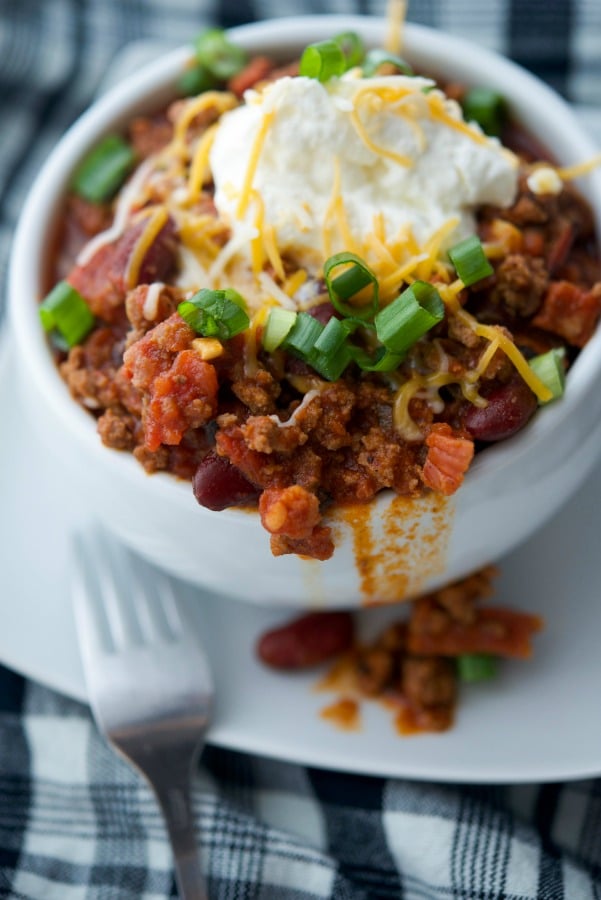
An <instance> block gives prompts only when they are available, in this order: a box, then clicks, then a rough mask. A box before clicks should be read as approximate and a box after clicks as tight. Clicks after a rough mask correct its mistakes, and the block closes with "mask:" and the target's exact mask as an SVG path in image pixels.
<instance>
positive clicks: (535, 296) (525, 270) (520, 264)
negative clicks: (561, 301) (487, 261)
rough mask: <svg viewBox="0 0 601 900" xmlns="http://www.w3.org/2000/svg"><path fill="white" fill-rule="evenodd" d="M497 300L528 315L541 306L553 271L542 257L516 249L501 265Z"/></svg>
mask: <svg viewBox="0 0 601 900" xmlns="http://www.w3.org/2000/svg"><path fill="white" fill-rule="evenodd" d="M495 275H496V279H495V286H494V288H493V290H492V297H493V300H494V302H496V303H499V304H501V305H502V306H504V307H505V309H507V311H508V312H509V314H510V315H512V316H514V315H517V316H522V317H528V316H532V315H533V314H534V313H535V312H536V311H537V309H538V308H539V306H540V304H541V301H542V298H543V295H544V293H545V291H546V289H547V285H548V283H549V275H548V272H547V269H546V266H545V263H544V261H543V260H542V259H539V258H537V257H531V256H525V255H523V254H517V253H512V254H511V255H510V256H507V257H506V258H505V259H504V260H503V261H502V263H501V264H500V266H499V267H498V268H497V270H496V272H495Z"/></svg>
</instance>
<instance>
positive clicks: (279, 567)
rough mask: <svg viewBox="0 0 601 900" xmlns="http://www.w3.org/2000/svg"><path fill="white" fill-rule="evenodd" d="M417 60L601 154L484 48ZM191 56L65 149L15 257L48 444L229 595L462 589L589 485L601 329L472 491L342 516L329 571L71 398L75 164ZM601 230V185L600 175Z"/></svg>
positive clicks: (30, 213) (412, 37) (295, 601)
mask: <svg viewBox="0 0 601 900" xmlns="http://www.w3.org/2000/svg"><path fill="white" fill-rule="evenodd" d="M351 29H352V30H355V31H358V32H360V33H361V35H362V36H363V38H364V40H365V41H366V43H367V44H368V45H370V46H380V45H381V44H382V42H383V37H384V33H385V23H384V22H383V21H381V20H376V19H367V18H362V17H348V16H344V17H339V16H312V17H303V18H296V19H295V18H292V19H279V20H276V21H268V22H261V23H258V24H255V25H249V26H244V27H241V28H237V29H234V30H233V31H232V32H231V37H232V39H233V40H234V41H235V42H236V43H238V44H240V45H241V46H243V47H245V48H247V49H248V50H249V51H250V52H251V53H257V52H264V53H271V54H273V55H275V56H277V57H279V58H281V59H282V60H284V59H288V58H292V57H293V55H294V54H297V53H298V51H299V50H300V49H301V48H302V47H303V46H305V45H306V44H307V43H310V42H311V41H314V40H320V39H324V38H327V37H329V36H332V35H333V34H336V33H337V32H340V31H342V30H351ZM405 54H406V56H407V57H408V59H409V60H410V61H411V62H412V63H413V64H414V66H415V67H416V68H418V69H419V70H422V71H425V72H431V73H434V74H441V75H444V76H445V77H447V78H450V79H452V80H458V81H460V82H463V83H465V84H468V85H469V84H479V85H486V86H490V87H493V88H496V89H497V90H499V91H500V92H501V93H502V94H503V95H504V96H505V97H506V98H507V100H508V102H509V105H510V107H511V109H512V112H513V115H515V116H516V117H517V118H518V119H519V120H520V121H521V122H522V123H524V124H526V125H527V127H528V129H529V130H530V131H531V132H532V133H533V134H535V135H536V136H537V137H538V138H539V139H540V140H541V141H542V143H543V144H544V145H546V146H548V147H550V148H551V149H552V151H553V152H554V154H555V156H556V157H557V159H558V160H559V161H560V162H561V163H563V164H571V163H574V162H578V161H581V160H583V159H586V158H588V157H589V156H592V155H593V153H594V151H595V148H594V146H593V145H592V144H591V141H590V140H589V138H588V136H587V135H586V134H585V133H583V131H582V129H581V127H580V125H579V123H578V121H577V120H576V118H575V116H574V114H573V112H572V111H571V110H570V108H569V107H568V106H567V105H566V104H565V103H564V102H563V101H562V100H561V99H560V98H559V97H558V96H557V95H556V94H554V93H553V92H552V91H551V90H550V89H549V88H547V87H545V86H544V85H543V84H542V83H541V82H539V81H538V80H537V79H535V78H534V77H533V76H531V75H529V74H528V73H526V72H525V71H523V70H522V69H520V68H519V67H517V66H515V65H514V64H512V63H510V62H508V61H507V60H504V59H502V58H500V57H499V56H496V55H494V54H492V53H490V52H488V51H486V50H483V49H482V48H479V47H477V46H474V45H472V44H470V43H468V42H466V41H463V40H460V39H458V38H455V37H450V36H448V35H445V34H442V33H437V32H434V31H431V30H429V29H425V28H422V27H418V26H416V25H407V27H406V31H405ZM189 56H190V50H189V49H188V48H182V49H181V50H178V51H176V52H172V53H170V54H168V55H166V56H164V57H163V58H161V59H157V60H155V61H153V63H152V65H150V66H148V67H145V68H144V69H142V70H140V71H139V72H138V73H136V74H135V75H134V76H133V77H131V78H129V79H128V80H126V81H124V82H123V83H122V84H120V85H118V86H117V87H116V88H114V89H113V90H111V91H110V92H109V93H108V94H107V95H106V96H104V97H103V98H102V99H101V100H99V101H98V102H97V103H95V104H94V106H92V107H91V108H90V110H89V111H88V112H86V113H85V114H84V115H83V116H82V117H81V118H80V119H79V120H78V122H77V123H76V124H75V125H74V126H73V127H72V128H71V129H70V131H69V132H68V133H67V134H66V135H65V136H64V137H63V139H62V140H61V141H60V143H59V144H58V146H57V147H56V149H55V150H54V152H53V153H52V154H51V156H50V157H49V159H48V160H47V162H46V164H45V166H44V168H43V169H42V171H41V172H40V174H39V176H38V178H37V180H36V182H35V184H34V186H33V188H32V190H31V193H30V195H29V198H28V200H27V203H26V205H25V208H24V210H23V213H22V216H21V220H20V224H19V227H18V231H17V234H16V239H15V243H14V250H13V256H12V265H11V273H10V313H11V321H12V327H13V330H14V336H15V339H16V342H17V345H18V356H19V364H20V369H19V371H20V375H19V381H20V382H21V383H22V384H23V385H24V390H23V397H24V399H25V402H26V403H27V406H28V408H29V409H30V410H31V411H32V413H33V416H34V419H35V421H36V423H37V424H38V425H39V434H40V441H41V446H42V447H44V451H45V452H46V451H47V452H52V453H55V455H56V460H57V478H69V479H70V480H71V481H72V482H73V483H75V484H76V486H77V489H78V490H79V491H81V492H82V494H83V495H84V496H85V497H86V499H87V503H88V506H89V510H90V513H91V514H93V515H94V516H96V517H98V518H100V519H101V520H102V521H104V523H105V524H107V525H108V526H109V527H110V528H111V529H112V530H113V531H114V532H115V533H116V534H117V535H118V536H119V537H121V538H122V539H123V541H125V542H126V543H127V544H129V545H130V546H131V547H133V548H134V549H136V550H138V551H139V552H140V553H141V554H143V555H144V556H146V557H149V558H150V559H152V560H154V561H155V562H156V563H157V564H159V565H160V566H163V567H164V568H165V569H167V570H169V571H170V572H172V573H174V574H175V575H178V576H180V577H182V578H184V579H187V580H190V581H192V582H195V583H197V584H198V585H201V586H203V587H206V588H209V589H213V590H215V591H217V592H221V593H223V594H229V595H232V596H235V597H239V598H242V599H245V600H248V601H252V602H255V603H261V604H271V605H281V606H284V605H289V606H298V607H303V606H304V607H316V606H317V607H337V606H340V607H353V606H357V605H361V604H365V603H369V602H378V601H395V600H400V599H404V598H406V597H410V596H414V595H415V594H417V593H419V592H422V591H424V590H428V589H430V588H433V587H435V586H437V585H439V584H441V583H442V582H444V581H447V580H452V579H455V578H458V577H461V576H462V575H464V574H467V573H468V572H470V571H472V570H474V569H475V568H477V567H479V566H480V565H483V564H485V563H487V562H489V561H491V560H496V559H498V558H499V557H500V556H501V555H502V554H504V553H506V552H507V551H509V550H510V549H511V548H512V547H513V546H514V545H516V544H518V543H520V542H521V541H523V540H524V539H525V538H526V537H527V536H528V535H529V534H530V533H531V532H533V531H534V530H535V529H536V528H537V527H538V526H539V525H541V524H542V522H543V521H544V520H545V519H546V518H547V517H549V516H550V515H551V514H552V513H553V512H554V511H555V510H556V509H557V508H558V507H559V505H560V504H561V503H562V502H563V501H564V500H565V499H566V498H567V497H568V495H569V494H571V493H572V491H573V490H574V489H575V487H576V486H577V485H578V484H579V483H580V482H581V481H582V480H583V479H584V478H585V477H586V474H587V473H588V471H589V470H590V468H591V466H592V464H593V462H594V461H595V458H596V455H597V447H598V446H599V445H600V439H601V433H600V427H601V426H599V424H598V423H599V422H601V390H599V384H600V382H599V375H600V372H601V333H599V332H597V334H596V335H595V336H594V337H593V338H592V340H591V341H590V343H589V344H588V345H587V347H586V348H585V349H584V350H583V351H582V353H581V354H580V356H579V357H578V360H577V361H576V363H575V365H574V366H573V368H572V370H571V371H570V373H569V376H568V386H567V390H566V393H565V395H564V397H563V398H562V399H561V401H559V402H557V403H555V404H551V405H550V406H548V407H547V408H545V409H542V410H540V411H539V413H538V414H537V415H536V416H535V418H534V420H533V421H532V422H531V423H530V424H529V425H528V426H527V427H526V428H525V429H524V430H523V431H522V432H520V433H519V434H518V435H516V436H515V437H514V438H512V439H510V440H508V441H506V442H504V443H502V444H499V445H496V446H494V447H490V448H488V449H487V450H485V451H484V452H483V453H481V454H480V455H478V457H477V459H476V460H475V462H474V464H473V466H472V468H471V470H470V471H469V473H468V475H467V477H466V480H465V483H464V485H463V487H462V488H461V489H460V490H459V491H458V492H457V494H456V495H455V496H454V497H452V498H450V499H448V500H441V499H440V498H436V497H432V496H426V497H424V498H422V499H420V500H418V501H412V502H409V501H407V500H402V499H399V498H394V497H393V496H392V495H391V494H390V493H388V492H386V493H383V494H380V495H379V496H378V497H377V498H376V499H375V501H374V502H373V503H371V504H369V505H368V506H362V507H357V508H356V509H355V510H347V511H345V512H343V513H339V514H337V515H335V516H334V528H335V533H336V545H337V546H336V550H335V553H334V556H333V557H332V559H330V560H328V561H326V562H317V561H315V560H302V559H299V558H297V557H294V556H285V557H279V558H274V557H273V556H272V555H271V552H270V549H269V539H268V535H267V534H266V532H265V531H264V530H263V528H262V526H261V524H260V521H259V517H258V515H257V514H256V513H252V512H245V511H240V510H237V509H231V510H226V511H224V512H211V511H209V510H206V509H204V508H202V507H200V506H199V505H198V504H197V503H196V501H195V499H194V497H193V495H192V489H191V485H190V484H189V483H188V482H183V481H178V480H177V479H175V478H174V477H172V476H170V475H167V474H155V475H151V476H149V475H147V474H146V473H145V472H144V470H143V469H142V468H141V466H140V465H139V464H138V463H137V462H136V460H135V459H134V458H133V457H132V456H131V455H129V454H127V453H122V452H119V451H115V450H109V449H107V448H106V447H104V446H103V445H102V444H101V442H100V439H99V438H98V436H97V434H96V429H95V423H94V420H93V419H92V417H91V416H89V415H88V414H87V413H86V412H84V410H83V409H81V408H80V407H79V406H78V405H77V404H76V403H75V402H74V401H73V400H72V399H71V397H70V395H69V393H68V390H67V388H66V386H65V384H64V383H63V381H62V380H61V378H60V376H59V374H58V372H57V369H56V367H55V364H54V362H53V359H52V355H51V353H50V350H49V348H48V346H47V342H46V339H45V337H44V334H43V332H42V329H41V328H40V325H39V321H38V313H37V304H38V300H39V299H40V297H41V295H42V293H43V281H42V273H43V271H44V265H45V263H46V262H47V255H48V235H51V234H52V233H53V229H54V226H55V221H56V218H57V216H58V214H59V211H60V205H61V202H62V198H63V194H64V191H65V187H66V185H67V182H68V179H69V176H70V174H71V172H72V171H73V168H74V166H75V164H76V163H77V162H78V160H79V159H80V158H81V157H82V156H83V155H84V154H85V153H86V151H87V150H89V149H90V148H91V147H93V146H94V145H95V144H96V142H97V141H98V139H99V138H100V137H101V136H102V135H103V134H104V133H106V132H107V131H109V130H113V129H115V128H119V127H121V126H123V125H124V124H125V123H126V122H127V120H128V119H129V118H130V117H131V116H132V114H139V113H144V112H148V111H150V110H152V109H156V108H157V105H160V104H161V103H163V102H167V101H168V100H169V99H170V98H171V97H172V96H173V92H174V84H175V81H176V79H177V77H178V75H179V74H180V72H181V70H182V67H183V65H184V64H185V62H186V61H187V59H188V58H189ZM585 184H586V192H587V196H588V198H589V200H590V202H591V204H592V205H593V208H594V210H595V214H596V217H597V221H598V223H599V221H600V220H601V175H600V174H599V173H597V172H596V173H593V174H591V175H590V176H588V177H587V179H586V181H585Z"/></svg>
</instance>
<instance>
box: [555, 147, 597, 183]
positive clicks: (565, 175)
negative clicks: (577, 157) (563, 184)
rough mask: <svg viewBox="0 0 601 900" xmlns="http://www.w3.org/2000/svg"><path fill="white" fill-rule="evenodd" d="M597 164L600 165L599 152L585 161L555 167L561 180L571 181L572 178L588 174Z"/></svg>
mask: <svg viewBox="0 0 601 900" xmlns="http://www.w3.org/2000/svg"><path fill="white" fill-rule="evenodd" d="M599 166H601V153H598V154H597V155H596V156H593V157H592V159H588V160H586V161H585V162H581V163H576V165H573V166H565V167H564V168H560V169H556V172H557V174H558V175H559V177H560V178H561V180H562V181H572V180H573V179H574V178H580V177H582V175H589V174H590V173H591V172H592V171H594V170H595V169H597V168H598V167H599Z"/></svg>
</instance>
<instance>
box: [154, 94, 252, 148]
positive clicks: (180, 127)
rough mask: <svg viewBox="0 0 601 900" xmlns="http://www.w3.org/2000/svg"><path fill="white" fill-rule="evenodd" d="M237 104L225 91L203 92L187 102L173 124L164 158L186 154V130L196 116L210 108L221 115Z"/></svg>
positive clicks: (236, 99) (236, 100) (233, 96)
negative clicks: (171, 137)
mask: <svg viewBox="0 0 601 900" xmlns="http://www.w3.org/2000/svg"><path fill="white" fill-rule="evenodd" d="M238 102H239V101H238V98H237V97H236V96H235V95H234V94H230V93H229V92H227V91H205V93H204V94H200V95H199V96H198V97H194V98H193V99H192V100H188V101H187V102H186V104H185V106H184V109H183V111H182V112H181V114H180V115H179V117H178V119H177V121H176V123H175V128H174V130H173V139H172V140H171V142H170V143H169V144H168V145H167V147H166V148H165V150H164V151H163V153H164V154H165V155H166V156H171V155H172V154H174V153H179V154H185V153H186V152H187V148H186V136H187V133H188V128H189V127H190V125H191V124H192V122H193V121H194V119H195V118H196V117H197V116H199V115H200V114H201V113H203V112H206V110H207V109H211V107H215V109H216V111H217V113H218V114H223V113H224V112H227V111H228V110H230V109H233V108H234V106H238Z"/></svg>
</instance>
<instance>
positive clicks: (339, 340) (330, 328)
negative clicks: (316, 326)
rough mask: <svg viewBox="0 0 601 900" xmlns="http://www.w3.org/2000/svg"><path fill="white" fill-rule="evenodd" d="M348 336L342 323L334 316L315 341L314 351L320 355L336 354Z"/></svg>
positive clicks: (346, 329) (347, 331)
mask: <svg viewBox="0 0 601 900" xmlns="http://www.w3.org/2000/svg"><path fill="white" fill-rule="evenodd" d="M348 334H349V330H348V328H346V327H345V325H344V323H343V322H341V321H340V319H337V318H336V317H335V316H332V318H331V319H330V321H329V322H328V323H327V324H326V325H325V327H324V329H323V331H322V332H321V334H320V335H319V337H318V338H317V340H316V341H315V349H316V350H318V351H319V352H320V353H326V354H333V353H336V352H337V351H338V350H339V349H340V348H341V347H342V345H343V344H344V343H345V341H346V339H347V337H348Z"/></svg>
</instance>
